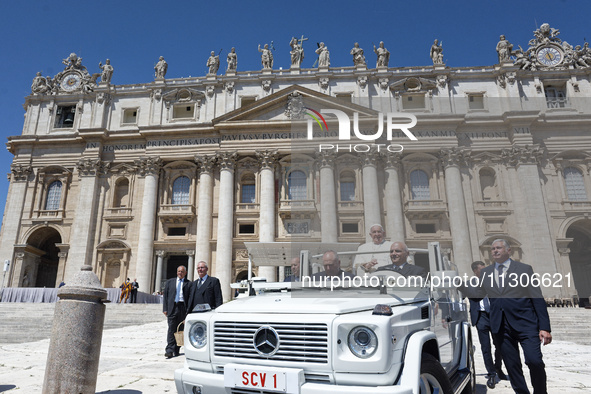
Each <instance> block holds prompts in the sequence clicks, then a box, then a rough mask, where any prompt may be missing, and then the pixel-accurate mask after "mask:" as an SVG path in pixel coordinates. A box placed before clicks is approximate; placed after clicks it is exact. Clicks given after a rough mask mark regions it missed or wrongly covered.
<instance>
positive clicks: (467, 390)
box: [462, 337, 476, 394]
mask: <svg viewBox="0 0 591 394" xmlns="http://www.w3.org/2000/svg"><path fill="white" fill-rule="evenodd" d="M468 370H469V371H470V382H469V383H468V384H467V385H466V387H464V390H462V394H474V393H476V366H475V365H474V346H472V337H470V339H469V340H468Z"/></svg>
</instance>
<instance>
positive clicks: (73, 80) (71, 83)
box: [61, 73, 82, 92]
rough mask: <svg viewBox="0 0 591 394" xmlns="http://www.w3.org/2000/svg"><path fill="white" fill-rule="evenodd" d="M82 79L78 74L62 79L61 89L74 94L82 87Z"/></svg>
mask: <svg viewBox="0 0 591 394" xmlns="http://www.w3.org/2000/svg"><path fill="white" fill-rule="evenodd" d="M81 81H82V78H80V75H78V74H77V73H71V74H68V75H66V76H65V77H64V79H62V83H61V87H62V89H64V90H65V91H66V92H73V91H74V90H76V89H78V88H79V87H80V83H81Z"/></svg>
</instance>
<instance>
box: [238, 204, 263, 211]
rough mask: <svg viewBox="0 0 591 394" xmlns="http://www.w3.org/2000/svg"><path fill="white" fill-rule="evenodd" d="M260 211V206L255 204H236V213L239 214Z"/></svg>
mask: <svg viewBox="0 0 591 394" xmlns="http://www.w3.org/2000/svg"><path fill="white" fill-rule="evenodd" d="M258 210H259V204H258V203H254V202H252V203H251V202H249V203H242V202H241V203H238V204H236V213H239V212H257V211H258Z"/></svg>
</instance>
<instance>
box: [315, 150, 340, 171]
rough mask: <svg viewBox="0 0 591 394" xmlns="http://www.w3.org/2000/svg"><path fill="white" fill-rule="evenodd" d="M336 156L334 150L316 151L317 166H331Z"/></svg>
mask: <svg viewBox="0 0 591 394" xmlns="http://www.w3.org/2000/svg"><path fill="white" fill-rule="evenodd" d="M336 158H337V154H336V152H331V151H328V152H327V151H324V152H318V153H316V159H317V164H318V168H326V167H329V168H333V166H334V163H335V160H336Z"/></svg>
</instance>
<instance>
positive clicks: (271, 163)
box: [255, 149, 277, 169]
mask: <svg viewBox="0 0 591 394" xmlns="http://www.w3.org/2000/svg"><path fill="white" fill-rule="evenodd" d="M255 153H256V156H257V159H258V160H259V164H260V165H261V169H264V168H269V169H273V168H274V167H275V163H276V162H277V151H276V150H268V149H267V150H264V151H256V152H255Z"/></svg>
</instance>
